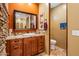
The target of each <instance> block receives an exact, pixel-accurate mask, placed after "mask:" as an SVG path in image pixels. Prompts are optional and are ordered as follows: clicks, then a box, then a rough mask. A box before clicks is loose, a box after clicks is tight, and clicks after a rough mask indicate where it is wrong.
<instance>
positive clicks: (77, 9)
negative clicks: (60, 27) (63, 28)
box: [68, 3, 79, 56]
mask: <svg viewBox="0 0 79 59" xmlns="http://www.w3.org/2000/svg"><path fill="white" fill-rule="evenodd" d="M72 30H79V4H77V3H76V4H68V55H74V56H79V36H73V35H72Z"/></svg>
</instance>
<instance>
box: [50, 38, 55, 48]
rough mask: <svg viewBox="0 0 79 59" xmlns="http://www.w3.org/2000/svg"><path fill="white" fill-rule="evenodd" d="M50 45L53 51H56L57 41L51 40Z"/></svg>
mask: <svg viewBox="0 0 79 59" xmlns="http://www.w3.org/2000/svg"><path fill="white" fill-rule="evenodd" d="M50 45H51V46H50V47H51V49H56V40H54V39H51V42H50Z"/></svg>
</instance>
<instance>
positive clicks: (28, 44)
mask: <svg viewBox="0 0 79 59" xmlns="http://www.w3.org/2000/svg"><path fill="white" fill-rule="evenodd" d="M31 40H32V38H27V39H24V48H23V50H24V56H30V55H32V53H31V51H32V50H31V49H32V47H31V46H32V45H31V44H32V43H31V42H32V41H31Z"/></svg>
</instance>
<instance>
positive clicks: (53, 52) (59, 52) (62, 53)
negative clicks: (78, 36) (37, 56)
mask: <svg viewBox="0 0 79 59" xmlns="http://www.w3.org/2000/svg"><path fill="white" fill-rule="evenodd" d="M50 56H66V50H64V49H62V48H59V47H56V49H55V50H53V49H52V50H51V52H50Z"/></svg>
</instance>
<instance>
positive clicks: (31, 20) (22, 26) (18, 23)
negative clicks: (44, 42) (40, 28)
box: [14, 10, 37, 30]
mask: <svg viewBox="0 0 79 59" xmlns="http://www.w3.org/2000/svg"><path fill="white" fill-rule="evenodd" d="M36 19H37V15H36V14H31V13H27V12H22V11H16V10H14V29H16V30H27V29H36Z"/></svg>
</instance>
